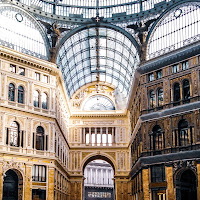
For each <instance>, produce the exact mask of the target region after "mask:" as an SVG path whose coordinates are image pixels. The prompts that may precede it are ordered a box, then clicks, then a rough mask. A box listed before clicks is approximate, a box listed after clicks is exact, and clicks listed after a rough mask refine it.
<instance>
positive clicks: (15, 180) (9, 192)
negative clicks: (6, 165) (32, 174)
mask: <svg viewBox="0 0 200 200" xmlns="http://www.w3.org/2000/svg"><path fill="white" fill-rule="evenodd" d="M22 196H23V180H22V176H21V173H20V172H18V171H15V170H11V169H9V170H8V171H7V172H6V173H5V174H4V181H3V200H22Z"/></svg>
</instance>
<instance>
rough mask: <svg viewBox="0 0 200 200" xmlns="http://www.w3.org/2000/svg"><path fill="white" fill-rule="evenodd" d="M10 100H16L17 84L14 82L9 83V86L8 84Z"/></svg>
mask: <svg viewBox="0 0 200 200" xmlns="http://www.w3.org/2000/svg"><path fill="white" fill-rule="evenodd" d="M11 86H12V87H11ZM8 100H9V101H13V102H14V101H15V84H14V83H9V86H8Z"/></svg>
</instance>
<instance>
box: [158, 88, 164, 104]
mask: <svg viewBox="0 0 200 200" xmlns="http://www.w3.org/2000/svg"><path fill="white" fill-rule="evenodd" d="M157 104H158V107H160V106H162V105H163V89H162V88H159V89H158V90H157Z"/></svg>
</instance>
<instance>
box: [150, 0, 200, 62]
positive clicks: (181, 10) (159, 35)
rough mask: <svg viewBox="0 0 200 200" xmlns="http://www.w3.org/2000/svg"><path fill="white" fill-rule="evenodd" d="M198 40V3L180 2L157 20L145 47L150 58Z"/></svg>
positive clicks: (199, 11)
mask: <svg viewBox="0 0 200 200" xmlns="http://www.w3.org/2000/svg"><path fill="white" fill-rule="evenodd" d="M199 40H200V3H197V2H192V3H191V2H190V3H184V4H181V5H180V6H178V7H175V8H174V9H172V10H170V11H169V12H168V13H166V14H165V15H164V16H163V18H162V19H161V20H160V21H159V22H158V24H157V25H156V27H155V28H154V30H153V32H152V33H151V37H150V38H149V42H148V47H147V49H148V50H147V51H148V52H147V59H152V58H154V57H158V56H160V55H163V54H166V53H168V52H171V51H173V50H176V49H179V48H181V47H184V46H186V45H188V44H191V43H194V42H196V41H199Z"/></svg>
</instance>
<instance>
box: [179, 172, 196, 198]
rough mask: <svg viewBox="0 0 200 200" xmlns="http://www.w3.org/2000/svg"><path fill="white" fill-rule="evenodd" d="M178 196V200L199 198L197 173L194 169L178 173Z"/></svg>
mask: <svg viewBox="0 0 200 200" xmlns="http://www.w3.org/2000/svg"><path fill="white" fill-rule="evenodd" d="M176 197H177V199H178V200H188V199H192V200H197V184H196V175H195V173H194V172H193V171H192V170H190V169H187V170H185V171H184V172H182V173H180V174H179V175H178V179H177V180H176Z"/></svg>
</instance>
